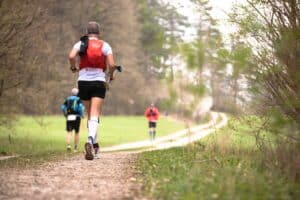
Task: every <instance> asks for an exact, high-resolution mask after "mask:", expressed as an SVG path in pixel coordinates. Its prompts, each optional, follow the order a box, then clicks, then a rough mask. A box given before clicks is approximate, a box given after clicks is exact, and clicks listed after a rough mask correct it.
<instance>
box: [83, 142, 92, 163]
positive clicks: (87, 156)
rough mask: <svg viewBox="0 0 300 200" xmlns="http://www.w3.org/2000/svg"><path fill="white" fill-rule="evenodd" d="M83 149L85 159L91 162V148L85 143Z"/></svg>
mask: <svg viewBox="0 0 300 200" xmlns="http://www.w3.org/2000/svg"><path fill="white" fill-rule="evenodd" d="M84 148H85V159H86V160H93V159H94V155H93V146H92V145H91V144H90V143H88V142H87V143H85V145H84Z"/></svg>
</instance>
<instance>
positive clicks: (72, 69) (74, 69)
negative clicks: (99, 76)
mask: <svg viewBox="0 0 300 200" xmlns="http://www.w3.org/2000/svg"><path fill="white" fill-rule="evenodd" d="M70 69H71V71H72V72H73V73H75V72H77V71H78V68H77V67H75V66H71V67H70Z"/></svg>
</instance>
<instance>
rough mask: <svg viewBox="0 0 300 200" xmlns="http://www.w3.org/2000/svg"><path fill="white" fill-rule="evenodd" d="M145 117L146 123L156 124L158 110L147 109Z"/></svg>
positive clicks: (153, 108)
mask: <svg viewBox="0 0 300 200" xmlns="http://www.w3.org/2000/svg"><path fill="white" fill-rule="evenodd" d="M145 116H146V117H147V119H148V121H150V122H156V121H157V120H158V118H159V112H158V109H157V108H155V107H149V108H147V109H146V111H145Z"/></svg>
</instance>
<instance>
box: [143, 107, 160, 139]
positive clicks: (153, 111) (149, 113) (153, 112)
mask: <svg viewBox="0 0 300 200" xmlns="http://www.w3.org/2000/svg"><path fill="white" fill-rule="evenodd" d="M145 116H146V117H147V119H148V123H149V124H148V125H149V136H150V140H151V141H154V140H155V135H156V130H155V129H156V123H157V120H158V118H159V111H158V109H157V108H156V107H155V106H154V104H153V103H152V104H151V105H150V107H148V108H147V109H146V111H145Z"/></svg>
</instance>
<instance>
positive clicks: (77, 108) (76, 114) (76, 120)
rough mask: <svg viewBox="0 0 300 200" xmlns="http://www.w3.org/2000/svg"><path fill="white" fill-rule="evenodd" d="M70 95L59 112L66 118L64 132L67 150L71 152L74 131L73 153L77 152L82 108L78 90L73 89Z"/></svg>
mask: <svg viewBox="0 0 300 200" xmlns="http://www.w3.org/2000/svg"><path fill="white" fill-rule="evenodd" d="M71 93H72V95H71V96H69V97H68V98H67V99H66V100H65V102H64V103H63V104H62V105H61V110H62V112H63V113H64V116H65V117H66V121H67V123H66V130H67V150H68V151H71V138H72V131H73V130H74V131H75V136H74V152H77V150H78V142H79V131H80V130H79V129H80V120H81V117H83V113H84V106H83V104H82V102H81V100H80V98H79V97H78V96H77V94H78V89H77V88H73V89H72V91H71Z"/></svg>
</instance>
